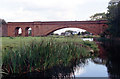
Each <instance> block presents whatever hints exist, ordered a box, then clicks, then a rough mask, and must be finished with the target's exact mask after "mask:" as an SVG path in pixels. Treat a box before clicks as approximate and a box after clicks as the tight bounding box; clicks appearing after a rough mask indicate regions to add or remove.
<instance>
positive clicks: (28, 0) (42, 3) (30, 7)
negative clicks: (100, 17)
mask: <svg viewBox="0 0 120 79" xmlns="http://www.w3.org/2000/svg"><path fill="white" fill-rule="evenodd" d="M109 1H110V0H0V18H2V19H5V20H6V21H7V22H12V21H26V22H27V21H75V20H77V21H78V20H79V21H80V20H89V17H90V16H91V15H93V14H95V13H99V12H106V11H107V6H108V2H109Z"/></svg>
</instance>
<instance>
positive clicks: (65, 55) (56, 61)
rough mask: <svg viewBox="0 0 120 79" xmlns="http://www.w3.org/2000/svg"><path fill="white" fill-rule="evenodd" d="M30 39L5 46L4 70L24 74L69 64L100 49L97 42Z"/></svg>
mask: <svg viewBox="0 0 120 79" xmlns="http://www.w3.org/2000/svg"><path fill="white" fill-rule="evenodd" d="M14 39H15V38H14ZM28 39H29V38H27V39H25V40H27V43H26V42H25V41H24V42H22V41H20V42H19V45H16V46H4V48H3V51H2V62H3V64H2V69H3V72H5V73H7V74H13V73H18V74H24V73H28V72H35V71H37V72H41V71H45V70H47V69H50V68H52V67H54V66H57V65H63V66H69V65H71V62H73V61H75V60H77V59H80V58H86V57H92V56H93V54H94V55H96V54H97V53H90V49H93V50H95V51H97V50H98V49H97V46H96V45H95V43H91V42H80V41H81V40H79V41H78V40H77V41H75V40H74V41H73V40H70V39H65V38H64V39H54V38H49V39H47V38H42V39H41V38H38V39H36V38H35V39H31V40H30V39H29V42H28ZM72 39H73V38H72ZM14 43H15V42H14Z"/></svg>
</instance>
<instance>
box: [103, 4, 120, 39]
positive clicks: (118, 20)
mask: <svg viewBox="0 0 120 79" xmlns="http://www.w3.org/2000/svg"><path fill="white" fill-rule="evenodd" d="M107 20H108V22H109V28H108V29H107V30H106V33H105V34H108V35H110V37H120V2H118V3H117V4H110V5H109V6H108V12H107Z"/></svg>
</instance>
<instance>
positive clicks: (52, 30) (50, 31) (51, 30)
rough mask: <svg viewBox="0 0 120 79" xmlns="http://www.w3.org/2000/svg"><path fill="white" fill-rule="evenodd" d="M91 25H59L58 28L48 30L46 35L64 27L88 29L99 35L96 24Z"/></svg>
mask: <svg viewBox="0 0 120 79" xmlns="http://www.w3.org/2000/svg"><path fill="white" fill-rule="evenodd" d="M90 27H91V28H92V29H91V28H90ZM90 27H87V26H86V27H85V26H58V27H56V28H52V29H50V30H48V31H47V32H46V34H45V35H49V34H51V33H53V32H55V31H57V30H60V29H64V28H78V29H83V30H86V31H88V32H90V33H92V34H94V35H98V33H97V31H96V30H95V29H94V28H95V26H90Z"/></svg>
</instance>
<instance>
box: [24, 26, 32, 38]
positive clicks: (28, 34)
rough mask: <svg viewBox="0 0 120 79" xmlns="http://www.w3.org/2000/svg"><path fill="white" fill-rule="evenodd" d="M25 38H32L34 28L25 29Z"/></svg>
mask: <svg viewBox="0 0 120 79" xmlns="http://www.w3.org/2000/svg"><path fill="white" fill-rule="evenodd" d="M25 36H32V28H31V27H26V28H25Z"/></svg>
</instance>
